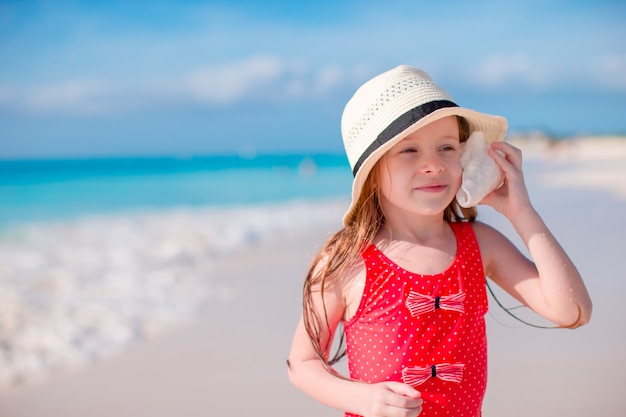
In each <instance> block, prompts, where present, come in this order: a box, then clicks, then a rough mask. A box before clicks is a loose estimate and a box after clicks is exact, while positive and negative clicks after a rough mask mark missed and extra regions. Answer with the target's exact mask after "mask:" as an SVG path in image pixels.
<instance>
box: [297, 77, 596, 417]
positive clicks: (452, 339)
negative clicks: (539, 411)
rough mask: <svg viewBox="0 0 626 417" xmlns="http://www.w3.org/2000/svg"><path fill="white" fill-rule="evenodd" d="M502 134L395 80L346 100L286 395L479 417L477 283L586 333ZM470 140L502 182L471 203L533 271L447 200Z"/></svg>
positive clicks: (354, 411)
mask: <svg viewBox="0 0 626 417" xmlns="http://www.w3.org/2000/svg"><path fill="white" fill-rule="evenodd" d="M506 128H507V124H506V120H505V119H504V118H502V117H498V116H491V115H486V114H481V113H478V112H475V111H472V110H470V109H466V108H461V107H458V106H457V105H456V104H455V103H454V102H453V101H452V99H451V98H450V97H449V96H448V94H447V93H446V92H445V91H444V90H443V89H441V87H439V86H438V85H436V84H434V83H433V82H432V80H431V79H430V77H429V76H428V75H427V74H426V73H424V72H422V71H420V70H418V69H415V68H411V67H408V66H400V67H397V68H395V69H392V70H391V71H388V72H386V73H383V74H381V75H379V76H377V77H375V78H374V79H372V80H370V81H368V82H367V83H365V84H364V85H363V86H361V88H359V90H357V92H356V93H355V94H354V96H353V97H352V98H351V99H350V101H349V102H348V104H347V105H346V108H345V110H344V114H343V117H342V135H343V140H344V146H345V149H346V153H347V156H348V159H349V161H350V164H351V167H352V169H353V173H354V182H353V189H352V203H351V205H350V208H349V210H348V212H347V213H346V215H345V216H344V219H343V223H344V227H343V228H342V229H341V230H340V231H338V232H337V233H336V234H335V235H334V236H332V237H331V238H330V239H329V240H328V242H327V243H326V244H325V245H324V247H323V248H322V249H321V251H320V252H319V253H318V254H317V256H316V257H315V259H314V260H313V262H312V265H311V268H310V270H309V273H308V275H307V277H306V281H305V285H304V312H303V316H302V319H301V321H300V323H299V325H298V328H297V330H296V332H295V335H294V339H293V344H292V348H291V353H290V358H289V361H288V363H289V377H290V380H291V381H292V383H293V384H295V385H296V386H297V387H299V388H300V389H302V390H303V391H305V392H306V393H307V394H309V395H310V396H312V397H313V398H315V399H317V400H319V401H320V402H322V403H324V404H327V405H329V406H331V407H334V408H338V409H340V410H344V411H345V412H346V415H362V416H367V417H376V416H385V417H395V416H417V415H420V414H421V415H422V416H456V417H463V416H480V415H481V406H482V400H483V397H484V394H485V388H486V372H487V343H486V334H485V322H484V315H485V313H486V312H487V296H486V291H485V283H486V281H485V276H489V277H490V278H491V279H492V280H493V281H494V282H496V283H497V284H498V285H500V286H501V287H502V288H503V289H504V290H506V291H507V292H508V293H509V294H511V295H512V296H513V297H515V298H516V299H517V300H519V301H520V302H521V303H523V304H525V305H527V306H528V307H530V308H531V309H532V310H534V311H535V312H537V313H538V314H540V315H541V316H543V317H545V318H546V319H548V320H551V321H552V322H554V323H556V324H557V325H558V326H560V327H567V328H574V327H578V326H581V325H583V324H585V323H587V322H588V321H589V318H590V314H591V301H590V299H589V295H588V293H587V290H586V289H585V286H584V284H583V281H582V279H581V277H580V275H579V273H578V271H577V270H576V268H575V266H574V265H573V264H572V262H571V260H570V259H569V258H568V256H567V255H566V254H565V252H564V251H563V249H562V248H561V247H560V245H559V244H558V242H557V241H556V239H555V238H554V237H553V236H552V234H551V233H550V231H549V230H548V228H547V227H546V225H545V224H544V223H543V221H542V219H541V217H540V216H539V215H538V214H537V212H536V211H535V210H534V208H533V206H532V205H531V203H530V200H529V197H528V193H527V191H526V188H525V185H524V180H523V176H522V170H521V167H522V157H521V152H520V151H519V150H518V149H516V148H514V147H513V146H511V145H509V144H507V143H504V142H502V139H503V138H504V135H505V133H506ZM474 131H482V132H483V133H484V136H485V139H486V140H487V142H489V143H490V149H489V155H490V156H491V157H492V158H493V159H494V160H495V161H496V163H497V164H498V165H499V167H500V168H501V169H502V171H503V172H504V176H505V180H504V183H503V185H502V186H501V187H500V188H498V189H497V190H496V191H493V192H492V193H490V194H489V195H487V196H486V197H485V198H484V199H483V201H482V202H481V203H482V204H488V205H490V206H492V207H493V208H494V209H495V210H497V211H498V212H500V213H502V214H503V215H504V216H506V217H507V218H508V219H509V221H510V222H511V223H512V225H513V226H514V227H515V230H516V231H517V233H518V234H519V235H520V237H521V238H522V240H523V242H524V244H525V245H526V246H527V248H528V250H529V253H530V255H531V257H532V259H533V261H534V263H533V262H531V261H529V260H528V259H526V258H525V257H524V256H523V255H522V254H521V253H520V252H519V251H518V250H517V249H516V247H515V246H514V245H513V244H512V243H511V242H510V241H509V240H508V239H506V238H505V237H504V236H503V235H502V234H500V233H499V232H497V231H496V230H494V229H493V228H491V227H489V226H487V225H486V224H482V223H479V222H475V221H474V220H475V218H476V210H475V208H471V209H464V208H461V207H460V206H459V205H458V203H457V202H456V200H455V195H456V193H457V190H458V189H459V187H460V185H461V179H462V171H463V170H462V167H461V165H460V161H459V156H460V151H461V143H462V142H464V141H465V140H467V138H468V136H469V134H470V133H472V132H474ZM340 324H343V330H342V332H343V333H342V335H341V340H342V341H343V340H344V338H345V343H346V351H345V354H346V355H347V358H348V369H349V373H350V377H349V378H348V377H344V376H342V375H340V374H338V373H337V372H335V371H334V370H333V368H332V367H331V365H332V364H333V363H334V362H336V361H337V360H338V359H339V358H340V357H341V356H342V355H343V352H338V353H337V354H335V356H334V357H333V358H331V357H330V355H331V345H332V344H333V343H332V342H333V340H334V336H335V333H336V331H337V329H338V328H339V326H340Z"/></svg>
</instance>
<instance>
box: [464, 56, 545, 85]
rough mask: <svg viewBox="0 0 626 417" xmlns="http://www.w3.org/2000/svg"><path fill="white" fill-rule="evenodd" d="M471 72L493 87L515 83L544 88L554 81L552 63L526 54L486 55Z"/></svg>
mask: <svg viewBox="0 0 626 417" xmlns="http://www.w3.org/2000/svg"><path fill="white" fill-rule="evenodd" d="M469 74H470V76H471V78H472V80H474V81H475V82H476V83H478V84H479V85H483V86H486V87H493V88H500V87H505V86H510V85H515V84H518V85H519V84H521V85H525V86H530V87H534V88H543V87H547V86H549V85H550V83H551V82H553V81H554V76H553V74H554V70H553V69H552V68H551V64H546V63H545V62H540V61H538V60H537V59H533V58H532V57H530V56H529V55H525V54H514V55H508V56H505V55H499V56H489V57H486V58H484V59H483V60H482V61H480V62H478V63H477V64H476V66H475V67H474V68H471V69H470V72H469Z"/></svg>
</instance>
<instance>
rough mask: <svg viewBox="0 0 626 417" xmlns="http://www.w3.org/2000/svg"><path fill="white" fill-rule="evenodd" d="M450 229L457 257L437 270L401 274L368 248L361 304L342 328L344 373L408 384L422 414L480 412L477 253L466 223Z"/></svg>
mask: <svg viewBox="0 0 626 417" xmlns="http://www.w3.org/2000/svg"><path fill="white" fill-rule="evenodd" d="M450 226H451V227H452V230H453V231H454V234H455V237H456V241H457V252H456V257H455V259H454V262H453V263H452V265H450V266H449V267H448V269H446V270H445V271H444V272H442V273H439V274H435V275H420V274H414V273H411V272H409V271H406V270H404V269H402V268H401V267H399V266H398V265H396V264H395V263H393V262H392V261H391V260H390V259H388V258H387V257H386V256H385V255H384V254H383V253H382V252H381V251H380V250H379V249H378V248H377V247H376V246H374V245H370V246H369V247H368V248H367V249H366V250H365V251H364V252H363V254H362V256H363V259H364V261H365V264H366V267H367V277H366V282H365V289H364V292H363V296H362V298H361V303H360V305H359V308H358V310H357V312H356V314H355V316H354V317H353V318H351V319H350V321H348V322H346V323H345V326H344V329H345V335H346V346H347V356H348V368H349V371H350V377H352V378H353V379H357V380H361V381H365V382H369V383H372V382H381V381H400V382H404V383H407V384H410V385H412V386H414V387H415V388H416V389H417V390H419V391H420V392H421V393H422V398H423V399H424V410H423V412H422V414H421V416H423V417H429V416H455V417H470V416H471V417H477V416H480V415H481V407H482V401H483V397H484V395H485V389H486V383H487V338H486V332H485V321H484V315H485V314H486V313H487V308H488V302H487V294H486V292H485V274H484V271H483V266H482V259H481V256H480V250H479V248H478V243H477V242H476V237H475V235H474V231H473V229H472V227H471V224H470V223H450ZM347 415H350V414H347Z"/></svg>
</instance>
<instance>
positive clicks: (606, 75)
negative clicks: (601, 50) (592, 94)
mask: <svg viewBox="0 0 626 417" xmlns="http://www.w3.org/2000/svg"><path fill="white" fill-rule="evenodd" d="M589 75H590V76H591V77H592V78H593V79H592V80H591V81H592V82H594V83H597V84H599V85H601V86H604V87H608V88H614V89H618V90H621V91H626V54H621V55H620V54H615V53H613V54H606V55H603V56H601V57H600V58H598V59H597V60H595V61H593V62H591V64H590V74H589Z"/></svg>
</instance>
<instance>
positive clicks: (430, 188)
mask: <svg viewBox="0 0 626 417" xmlns="http://www.w3.org/2000/svg"><path fill="white" fill-rule="evenodd" d="M447 187H448V186H447V185H445V184H430V185H423V186H421V187H417V191H424V192H426V193H438V192H441V191H443V190H445V189H446V188H447Z"/></svg>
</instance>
